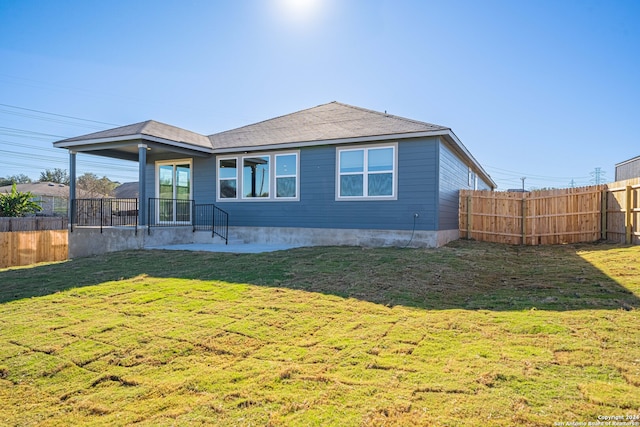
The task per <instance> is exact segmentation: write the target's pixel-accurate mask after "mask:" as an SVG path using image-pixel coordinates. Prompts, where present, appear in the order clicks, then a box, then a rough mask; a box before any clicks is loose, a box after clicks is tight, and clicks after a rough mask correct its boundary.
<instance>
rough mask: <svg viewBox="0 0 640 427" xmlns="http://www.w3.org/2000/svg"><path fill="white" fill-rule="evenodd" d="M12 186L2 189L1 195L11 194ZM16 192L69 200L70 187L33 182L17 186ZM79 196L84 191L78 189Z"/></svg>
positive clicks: (0, 188)
mask: <svg viewBox="0 0 640 427" xmlns="http://www.w3.org/2000/svg"><path fill="white" fill-rule="evenodd" d="M11 187H12V186H11V185H5V186H3V187H0V193H11ZM16 190H18V191H19V192H21V193H31V194H33V195H34V196H47V197H63V198H65V199H68V198H69V187H68V186H66V185H64V184H57V183H54V182H33V183H29V184H16ZM76 191H77V192H78V195H79V194H80V193H83V191H82V190H80V189H76Z"/></svg>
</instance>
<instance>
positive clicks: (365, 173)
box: [335, 142, 398, 202]
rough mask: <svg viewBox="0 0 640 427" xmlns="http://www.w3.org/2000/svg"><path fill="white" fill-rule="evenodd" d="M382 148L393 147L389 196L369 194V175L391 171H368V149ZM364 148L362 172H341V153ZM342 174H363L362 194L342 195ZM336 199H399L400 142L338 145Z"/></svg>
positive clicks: (341, 200)
mask: <svg viewBox="0 0 640 427" xmlns="http://www.w3.org/2000/svg"><path fill="white" fill-rule="evenodd" d="M381 148H392V149H393V169H392V170H391V181H392V183H391V195H389V196H367V195H366V194H367V190H368V180H367V176H368V175H374V174H381V173H389V172H388V171H373V172H368V171H367V163H368V155H367V153H368V151H369V149H381ZM357 150H364V164H363V171H362V172H345V173H340V153H341V152H343V151H357ZM342 175H362V176H363V186H362V192H363V195H362V196H341V195H340V176H342ZM335 187H336V194H335V200H336V201H340V202H343V201H381V200H398V143H397V142H393V143H388V144H367V145H352V146H348V147H336V185H335Z"/></svg>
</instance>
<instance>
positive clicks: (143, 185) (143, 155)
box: [138, 144, 147, 225]
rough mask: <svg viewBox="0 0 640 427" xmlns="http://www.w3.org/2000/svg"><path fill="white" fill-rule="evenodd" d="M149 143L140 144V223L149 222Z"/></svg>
mask: <svg viewBox="0 0 640 427" xmlns="http://www.w3.org/2000/svg"><path fill="white" fill-rule="evenodd" d="M146 167H147V144H138V224H139V225H146V223H147V194H146V193H147V191H146V190H147V179H146V173H145V172H146Z"/></svg>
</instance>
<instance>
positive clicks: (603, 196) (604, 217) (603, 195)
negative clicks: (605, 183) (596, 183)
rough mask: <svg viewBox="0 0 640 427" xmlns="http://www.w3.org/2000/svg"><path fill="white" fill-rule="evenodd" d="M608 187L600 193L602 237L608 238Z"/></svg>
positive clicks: (602, 238) (603, 238)
mask: <svg viewBox="0 0 640 427" xmlns="http://www.w3.org/2000/svg"><path fill="white" fill-rule="evenodd" d="M608 200H609V197H608V189H606V188H605V189H603V190H602V193H601V195H600V239H601V240H607V210H608V208H609V207H608V206H607V205H608V203H609V201H608Z"/></svg>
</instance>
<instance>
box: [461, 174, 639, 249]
mask: <svg viewBox="0 0 640 427" xmlns="http://www.w3.org/2000/svg"><path fill="white" fill-rule="evenodd" d="M639 195H640V178H637V179H632V180H627V181H620V182H616V183H612V184H604V185H596V186H592V187H582V188H567V189H562V190H548V191H533V192H530V193H510V192H492V191H472V190H461V191H460V216H459V220H460V226H459V227H460V237H462V238H468V239H475V240H483V241H489V242H498V243H509V244H526V245H549V244H560V243H578V242H594V241H597V240H601V239H604V240H610V241H615V242H621V243H628V244H631V243H633V244H640V233H639V232H638V224H639V220H640V197H639Z"/></svg>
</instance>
